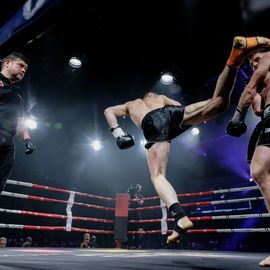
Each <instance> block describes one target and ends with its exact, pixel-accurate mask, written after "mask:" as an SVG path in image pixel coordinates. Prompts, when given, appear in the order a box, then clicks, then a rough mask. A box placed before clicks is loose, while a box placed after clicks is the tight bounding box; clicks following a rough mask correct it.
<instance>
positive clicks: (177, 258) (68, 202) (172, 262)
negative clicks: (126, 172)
mask: <svg viewBox="0 0 270 270" xmlns="http://www.w3.org/2000/svg"><path fill="white" fill-rule="evenodd" d="M7 184H8V185H7V187H8V186H10V185H13V186H17V187H19V188H20V187H24V188H27V189H29V190H31V189H35V190H39V191H40V192H45V193H50V192H52V193H53V194H54V195H55V194H59V193H62V196H65V197H66V199H58V198H52V197H51V194H50V195H47V194H46V196H45V195H44V196H42V197H41V196H36V195H27V194H22V193H15V192H9V191H3V192H2V194H1V196H4V197H5V196H6V197H9V198H11V199H12V200H15V199H18V200H29V201H39V202H40V203H46V204H48V205H49V204H51V203H56V204H63V205H64V206H65V207H66V213H65V214H55V213H51V212H49V211H48V212H35V211H29V210H27V209H20V210H19V209H6V208H0V215H1V216H3V215H22V216H33V217H34V216H35V217H42V218H43V219H47V218H48V219H53V220H55V223H56V225H58V224H57V223H58V222H57V219H58V220H62V221H65V222H66V224H65V226H56V225H54V226H46V225H44V224H10V223H0V232H1V233H0V236H1V235H2V234H4V233H3V232H2V229H9V230H14V229H21V230H35V231H43V232H42V233H43V234H44V235H46V231H65V232H66V233H73V232H74V233H75V232H76V233H86V232H87V233H90V234H94V235H110V236H112V237H114V240H115V246H114V248H94V249H82V248H39V247H35V248H17V247H16V248H15V247H14V248H11V247H7V248H1V249H0V270H1V269H51V268H53V267H54V268H56V269H74V268H78V267H82V269H84V268H86V267H87V269H88V268H89V266H90V265H91V269H119V268H121V269H131V268H132V269H233V270H235V269H238V270H241V269H257V268H258V269H261V267H259V266H258V263H259V261H261V260H262V259H264V258H265V257H266V256H267V255H269V254H266V253H263V252H262V253H259V252H258V253H252V252H221V251H198V250H182V249H179V248H178V249H171V248H170V247H169V248H163V249H136V250H134V249H124V248H121V247H124V245H122V244H123V242H124V241H123V238H122V237H123V233H124V234H126V235H143V236H145V235H163V236H166V235H167V234H170V233H171V232H172V229H171V228H172V226H173V221H174V219H172V218H170V217H168V216H167V210H166V207H165V205H164V204H163V202H162V201H160V199H159V197H158V196H155V197H148V198H144V201H145V202H147V203H148V204H151V205H149V206H143V207H137V208H128V202H130V201H134V199H133V200H130V199H129V195H127V194H117V195H116V198H108V197H102V196H97V195H92V194H87V193H82V192H77V191H71V190H66V189H61V188H56V187H50V186H43V185H38V184H33V183H29V182H21V181H14V180H8V182H7ZM238 192H242V193H243V192H245V195H246V197H241V198H233V199H222V200H207V199H206V200H199V201H197V202H182V200H183V199H184V198H188V199H189V198H191V197H199V198H200V197H203V196H206V198H209V196H214V195H218V196H219V195H222V196H223V197H224V196H225V195H226V194H237V193H238ZM249 192H251V193H254V192H256V194H255V196H248V195H249ZM258 194H259V195H258ZM242 195H243V194H241V196H242ZM178 197H179V198H180V201H181V202H182V203H181V205H182V207H183V208H192V207H195V208H197V209H198V207H199V209H203V208H204V207H207V206H217V205H230V204H232V203H233V204H238V203H243V202H252V201H261V200H263V197H262V196H260V192H259V190H258V187H257V186H248V187H241V188H231V189H219V190H212V191H203V192H195V193H185V194H178ZM79 198H84V199H87V200H88V199H90V200H91V199H94V200H95V201H99V202H103V204H104V203H105V204H111V205H112V206H102V205H95V204H90V203H85V202H80V199H79ZM75 199H76V200H75ZM135 201H136V200H135ZM153 202H154V203H153ZM156 202H158V203H156ZM152 204H155V205H152ZM123 205H126V206H127V207H126V210H127V211H126V212H125V209H122V208H123ZM74 206H76V207H82V208H85V209H87V211H85V212H87V213H88V215H89V214H90V213H91V212H90V211H89V210H95V211H101V212H102V213H103V214H104V212H105V211H106V212H108V213H110V215H111V216H114V217H113V218H111V219H107V218H106V219H102V218H97V217H89V216H77V215H76V214H75V212H76V211H74V209H73V207H74ZM48 209H50V210H51V211H52V210H54V208H49V207H48ZM225 210H226V209H225ZM137 211H141V212H145V213H148V211H149V213H153V212H155V211H158V212H159V213H160V214H159V215H160V216H161V218H150V219H140V220H138V219H128V218H127V215H128V213H132V212H137ZM225 212H226V211H225ZM119 213H120V214H119ZM103 214H102V215H103ZM146 215H147V216H148V214H146ZM104 216H106V214H105V215H104ZM188 216H189V218H190V220H192V221H193V222H194V225H196V224H199V223H200V222H209V224H210V225H211V221H213V220H219V221H223V220H224V221H226V224H225V225H226V226H227V225H228V221H230V220H244V219H246V220H248V219H254V218H256V219H265V218H269V217H270V214H268V213H251V214H236V215H219V214H218V215H213V216H212V215H204V214H203V215H201V216H192V215H188ZM123 218H124V219H123ZM75 221H76V222H83V223H84V225H82V226H80V227H77V226H73V222H75ZM117 223H118V225H117ZM85 224H87V225H85ZM94 224H103V225H104V224H106V226H107V228H108V229H95V226H94ZM119 224H120V226H119ZM142 224H147V225H148V227H149V226H150V227H151V226H153V227H157V226H158V227H159V229H143V230H128V227H129V226H130V225H132V226H134V225H138V226H141V225H142ZM209 224H208V226H209ZM85 226H86V227H85ZM228 227H230V228H226V227H225V228H211V227H210V228H196V226H194V229H191V230H189V231H188V232H187V233H186V234H185V235H184V236H183V237H186V238H188V237H189V234H219V233H223V234H224V233H225V234H230V233H243V232H245V233H268V232H270V228H268V227H245V228H243V227H242V228H238V227H231V226H228ZM117 230H118V232H117ZM119 230H120V232H119ZM119 235H120V237H119ZM267 237H268V235H267ZM267 237H266V238H267Z"/></svg>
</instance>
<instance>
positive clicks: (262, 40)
mask: <svg viewBox="0 0 270 270" xmlns="http://www.w3.org/2000/svg"><path fill="white" fill-rule="evenodd" d="M261 46H264V47H270V39H269V38H266V37H241V36H236V37H234V39H233V46H232V50H231V54H230V57H229V59H228V61H227V65H228V66H229V67H237V66H239V65H241V63H242V62H243V60H244V58H245V57H246V56H247V54H249V53H250V52H251V51H252V50H255V49H257V48H259V47H261Z"/></svg>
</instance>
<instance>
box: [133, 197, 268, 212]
mask: <svg viewBox="0 0 270 270" xmlns="http://www.w3.org/2000/svg"><path fill="white" fill-rule="evenodd" d="M258 200H263V197H249V198H243V199H231V200H218V201H207V202H192V203H181V206H182V207H188V206H205V205H217V204H227V203H236V202H247V201H258ZM155 209H160V206H159V205H156V206H146V207H137V208H129V209H128V210H129V211H145V210H155Z"/></svg>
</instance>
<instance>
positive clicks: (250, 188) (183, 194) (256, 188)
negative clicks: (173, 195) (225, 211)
mask: <svg viewBox="0 0 270 270" xmlns="http://www.w3.org/2000/svg"><path fill="white" fill-rule="evenodd" d="M258 189H259V188H258V187H257V186H248V187H241V188H227V189H217V190H211V191H201V192H192V193H182V194H177V197H193V196H205V195H213V194H220V193H222V194H223V193H231V192H239V191H250V190H258ZM157 199H160V198H159V196H153V197H148V198H144V199H143V200H144V201H150V200H157ZM138 200H140V199H131V201H138Z"/></svg>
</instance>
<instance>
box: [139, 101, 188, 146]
mask: <svg viewBox="0 0 270 270" xmlns="http://www.w3.org/2000/svg"><path fill="white" fill-rule="evenodd" d="M184 111H185V107H183V106H174V105H167V106H165V107H163V108H159V109H156V110H153V111H151V112H149V113H148V114H146V116H145V117H144V118H143V120H142V130H143V134H144V137H145V139H146V144H145V148H146V149H149V148H150V147H151V146H152V145H153V144H154V143H156V142H165V141H170V140H172V139H173V138H175V137H177V136H178V135H180V134H181V133H183V132H185V131H186V130H187V129H189V128H190V127H191V126H182V122H183V117H184Z"/></svg>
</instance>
